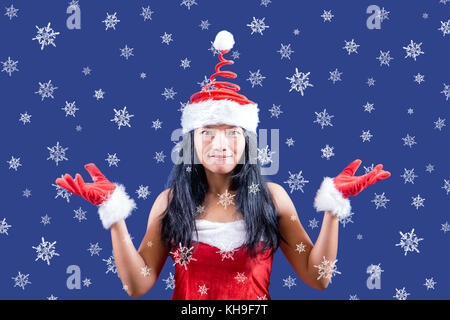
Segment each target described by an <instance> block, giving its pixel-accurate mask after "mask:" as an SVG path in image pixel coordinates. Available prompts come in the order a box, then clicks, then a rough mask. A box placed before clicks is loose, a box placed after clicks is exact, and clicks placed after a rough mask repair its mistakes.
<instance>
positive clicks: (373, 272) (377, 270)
mask: <svg viewBox="0 0 450 320" xmlns="http://www.w3.org/2000/svg"><path fill="white" fill-rule="evenodd" d="M380 264H381V263H379V264H378V265H374V264H371V265H370V266H368V267H367V270H366V273H368V274H370V279H371V280H373V279H380V277H381V273H382V272H384V270H382V269H381V267H380Z"/></svg>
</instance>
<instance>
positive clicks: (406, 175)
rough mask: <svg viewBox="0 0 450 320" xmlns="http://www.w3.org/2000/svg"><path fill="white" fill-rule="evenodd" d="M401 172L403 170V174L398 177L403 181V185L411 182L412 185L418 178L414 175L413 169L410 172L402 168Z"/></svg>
mask: <svg viewBox="0 0 450 320" xmlns="http://www.w3.org/2000/svg"><path fill="white" fill-rule="evenodd" d="M403 170H405V172H404V173H403V174H402V175H401V176H400V177H402V178H403V179H404V180H405V184H406V183H407V182H411V183H412V184H414V179H415V178H417V177H418V175H416V174H414V168H412V169H411V170H408V169H406V168H403Z"/></svg>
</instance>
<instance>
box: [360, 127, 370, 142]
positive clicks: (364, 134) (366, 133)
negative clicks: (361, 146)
mask: <svg viewBox="0 0 450 320" xmlns="http://www.w3.org/2000/svg"><path fill="white" fill-rule="evenodd" d="M360 137H361V139H362V141H363V142H365V141H369V142H370V139H371V138H372V137H373V135H372V134H371V133H370V130H367V131H364V130H363V132H362V134H361V135H360Z"/></svg>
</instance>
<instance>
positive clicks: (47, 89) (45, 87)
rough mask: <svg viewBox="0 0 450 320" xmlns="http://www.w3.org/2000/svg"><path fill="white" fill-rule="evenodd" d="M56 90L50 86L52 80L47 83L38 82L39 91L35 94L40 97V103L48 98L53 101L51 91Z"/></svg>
mask: <svg viewBox="0 0 450 320" xmlns="http://www.w3.org/2000/svg"><path fill="white" fill-rule="evenodd" d="M56 89H58V87H54V86H53V85H52V80H49V81H48V82H47V83H40V82H39V90H38V91H36V92H35V93H37V94H39V95H40V96H41V98H42V99H41V101H42V100H44V98H49V97H51V98H52V99H54V98H55V97H54V96H53V91H55V90H56Z"/></svg>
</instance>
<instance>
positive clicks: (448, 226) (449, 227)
mask: <svg viewBox="0 0 450 320" xmlns="http://www.w3.org/2000/svg"><path fill="white" fill-rule="evenodd" d="M441 226H442V228H441V230H442V231H444V233H446V232H447V231H450V224H448V221H445V223H443V224H441Z"/></svg>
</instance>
